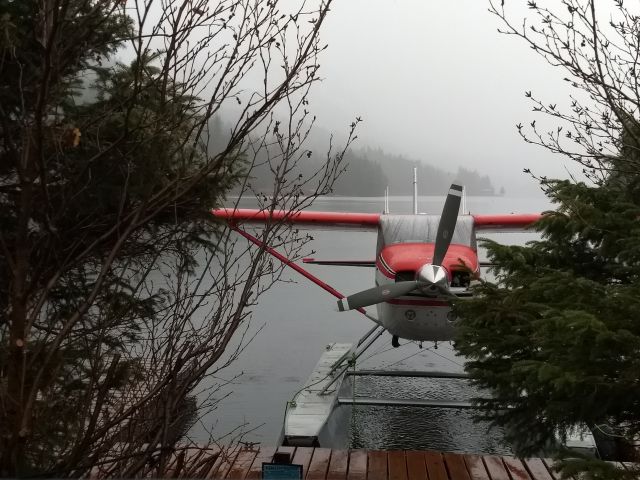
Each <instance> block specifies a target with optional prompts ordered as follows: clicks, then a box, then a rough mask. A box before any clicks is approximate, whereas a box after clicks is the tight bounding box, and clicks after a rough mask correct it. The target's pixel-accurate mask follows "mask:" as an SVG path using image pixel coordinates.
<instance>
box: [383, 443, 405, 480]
mask: <svg viewBox="0 0 640 480" xmlns="http://www.w3.org/2000/svg"><path fill="white" fill-rule="evenodd" d="M387 465H388V468H389V480H407V458H406V456H405V453H404V451H402V450H392V451H390V452H388V453H387Z"/></svg>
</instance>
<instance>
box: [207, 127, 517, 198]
mask: <svg viewBox="0 0 640 480" xmlns="http://www.w3.org/2000/svg"><path fill="white" fill-rule="evenodd" d="M212 130H213V131H214V132H216V134H215V135H214V138H216V139H218V140H216V141H217V142H220V143H224V141H225V140H224V139H225V136H226V135H228V133H227V132H228V131H230V125H228V124H226V123H225V121H224V119H223V117H222V116H216V117H215V118H214V119H212ZM354 145H355V144H354ZM305 147H306V148H307V149H308V152H307V155H308V160H309V161H308V162H305V163H304V164H303V165H302V166H301V170H300V171H296V172H295V174H296V175H299V174H302V175H303V176H307V175H309V174H310V173H311V172H312V171H313V170H315V169H317V168H318V166H319V165H320V164H321V163H322V162H324V161H325V158H324V156H323V155H324V152H325V151H326V150H327V147H328V143H327V138H326V136H321V135H319V134H318V133H314V132H311V133H310V135H309V138H308V139H307V142H306V143H305ZM261 155H262V157H263V158H265V157H266V152H263V153H262V154H261ZM436 160H441V159H433V162H434V163H442V162H441V161H438V162H436ZM414 167H417V169H418V191H419V193H420V194H421V195H444V194H445V193H446V191H447V188H448V187H449V185H450V184H451V182H454V181H455V182H458V183H460V184H461V185H464V186H465V188H466V189H467V193H468V194H469V195H489V196H491V195H501V194H504V193H505V192H504V188H496V187H494V185H493V183H492V182H491V179H490V178H489V176H488V175H482V174H481V173H479V172H478V171H476V170H471V169H466V168H464V167H459V168H458V170H457V171H456V172H450V171H446V170H443V169H441V168H438V167H435V166H433V165H431V164H429V163H425V162H422V161H419V160H415V159H410V158H407V157H404V156H402V155H397V154H392V153H388V152H385V151H384V150H382V149H381V148H371V147H368V146H360V147H355V146H354V147H352V148H350V149H348V150H347V151H346V153H345V155H344V159H343V168H344V172H343V173H342V175H341V176H340V178H338V179H337V181H336V182H335V184H334V186H333V188H332V192H331V194H333V195H345V196H349V195H352V196H372V197H373V196H382V195H384V192H385V188H386V187H389V194H390V195H411V194H412V192H413V168H414ZM274 175H275V172H274V171H273V170H272V169H271V168H270V167H269V165H268V163H267V162H262V164H261V165H260V166H256V168H254V169H253V171H252V172H251V175H250V178H249V179H248V182H249V183H250V185H251V187H252V188H253V189H254V190H255V192H256V193H263V194H264V193H266V194H268V193H270V191H271V190H272V188H273V179H274Z"/></svg>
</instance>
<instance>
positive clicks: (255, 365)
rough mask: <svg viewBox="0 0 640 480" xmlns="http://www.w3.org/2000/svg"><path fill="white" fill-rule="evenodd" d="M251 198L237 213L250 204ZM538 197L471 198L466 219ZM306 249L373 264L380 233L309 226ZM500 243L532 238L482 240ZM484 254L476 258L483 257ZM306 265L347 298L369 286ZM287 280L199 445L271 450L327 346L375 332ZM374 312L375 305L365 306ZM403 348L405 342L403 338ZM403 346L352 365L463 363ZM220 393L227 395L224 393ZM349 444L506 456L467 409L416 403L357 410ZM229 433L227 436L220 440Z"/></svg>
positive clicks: (223, 377) (380, 385)
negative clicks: (290, 404)
mask: <svg viewBox="0 0 640 480" xmlns="http://www.w3.org/2000/svg"><path fill="white" fill-rule="evenodd" d="M443 202H444V197H420V198H419V211H420V212H424V213H440V210H441V209H442V205H443ZM251 203H252V202H251V200H246V201H243V202H241V204H240V207H251V206H252V205H251ZM383 205H384V201H383V199H382V198H361V197H327V198H321V199H318V200H317V201H316V203H315V204H314V205H313V207H312V209H313V210H319V211H327V210H331V211H351V212H380V211H382V209H383ZM549 208H550V206H549V204H548V202H547V199H546V198H545V197H544V196H542V195H541V196H540V197H539V198H512V197H469V198H467V209H468V210H469V211H470V212H471V213H533V212H540V211H544V210H547V209H549ZM411 209H412V199H411V198H410V197H391V198H390V210H391V212H392V213H411ZM311 235H312V236H313V240H312V241H311V242H310V244H309V245H308V246H307V247H308V248H307V251H308V252H310V251H311V250H314V251H315V252H316V253H315V254H314V255H313V256H315V257H317V258H326V259H349V260H368V259H373V256H374V252H375V243H376V233H375V232H364V231H351V230H343V231H337V230H328V231H323V230H314V231H312V232H311ZM479 236H480V237H482V236H485V237H488V238H492V239H496V240H499V241H500V242H502V243H506V244H522V243H524V242H525V241H527V240H531V239H532V238H535V234H532V233H509V234H498V233H493V234H491V235H489V234H487V235H482V234H480V235H479ZM483 253H484V252H482V251H480V258H481V259H482V258H483ZM308 269H309V270H310V271H311V272H312V273H313V274H314V275H316V276H317V277H319V278H321V279H322V280H323V281H325V282H327V283H329V284H330V285H331V286H333V287H334V288H336V289H337V290H338V291H340V292H342V293H344V294H350V293H354V292H357V291H360V290H364V289H366V288H370V287H371V286H373V271H372V269H369V268H349V267H331V266H320V265H311V266H308ZM285 280H287V281H286V282H282V283H279V284H277V285H276V286H275V287H274V288H272V289H271V290H269V291H268V292H267V293H265V294H264V295H263V296H262V297H261V299H260V301H259V304H258V306H257V308H255V309H254V312H253V315H252V320H251V323H250V325H249V329H248V331H247V332H246V334H245V338H250V337H253V339H252V341H251V342H250V344H249V345H248V346H247V348H245V349H244V350H243V351H242V353H241V354H240V355H239V357H238V358H237V359H236V360H235V361H234V362H233V363H232V364H231V365H230V366H229V367H227V368H226V369H225V370H223V371H222V372H221V373H220V374H219V376H218V377H217V378H216V379H215V381H217V382H219V386H220V391H219V392H218V395H219V397H221V398H222V397H224V398H222V399H221V401H220V402H219V403H218V405H217V407H216V409H215V410H213V411H211V412H209V413H208V414H206V415H205V416H204V417H203V418H202V419H201V421H200V422H199V423H198V424H197V425H195V426H194V428H193V429H192V431H191V434H192V436H193V437H194V438H195V440H196V441H197V440H200V441H205V440H206V437H207V436H208V434H209V433H210V432H213V434H214V436H215V437H217V438H223V441H229V440H230V439H231V438H238V436H239V435H240V436H241V437H242V439H243V440H244V441H248V442H259V443H262V444H264V445H276V444H277V442H278V440H279V438H280V434H281V431H282V424H283V419H284V412H285V405H286V402H287V401H288V400H290V399H292V397H293V396H294V395H295V393H296V392H297V391H298V390H299V389H300V388H301V386H302V385H303V383H304V382H305V380H306V378H307V377H308V376H309V375H310V374H311V372H312V370H313V368H314V366H315V364H316V362H317V361H318V359H319V358H320V355H321V354H322V352H323V350H324V348H325V346H326V345H327V344H329V343H332V342H356V341H357V340H358V339H359V338H360V336H361V335H362V334H363V333H364V332H366V331H367V330H368V329H369V328H371V326H372V324H371V322H370V321H369V320H368V319H366V318H365V317H364V316H362V315H361V314H359V313H357V312H344V313H338V312H337V311H335V310H336V309H335V299H334V298H333V297H332V296H331V295H329V294H328V293H326V292H325V291H324V290H322V289H320V288H319V287H317V286H316V285H314V284H312V283H311V282H309V281H307V280H306V279H304V278H302V277H301V276H300V275H299V274H297V273H296V272H293V271H289V272H287V274H286V276H285ZM370 311H371V312H372V313H375V308H371V310H370ZM401 343H402V342H401ZM422 347H423V348H420V346H419V345H418V344H417V343H415V342H404V344H403V345H402V346H401V347H400V348H398V349H394V348H392V347H391V337H390V335H388V334H386V333H385V334H384V335H383V336H382V337H380V338H379V339H378V340H377V341H376V343H374V344H373V346H372V347H371V348H370V349H369V350H368V351H367V353H365V354H364V355H363V357H362V358H361V359H360V360H359V364H358V368H390V369H403V370H446V371H455V372H459V371H463V365H464V358H462V357H460V356H458V355H457V354H456V352H455V351H454V349H453V347H452V346H451V345H450V344H449V343H441V344H438V345H434V344H433V343H425V344H424V345H423V346H422ZM357 388H358V394H365V395H374V396H379V397H390V396H393V397H395V398H443V399H444V398H446V399H455V400H467V399H469V398H470V397H472V396H474V395H475V394H476V393H477V392H476V391H475V390H474V389H473V388H472V387H471V386H470V385H469V384H468V382H467V381H465V380H443V379H438V380H436V379H407V378H403V379H391V378H375V379H374V378H366V379H359V380H358V385H357ZM225 395H226V396H225ZM344 428H345V431H346V435H347V437H348V443H349V446H350V447H352V448H384V449H436V450H445V451H458V452H475V453H486V454H507V453H509V452H510V450H509V446H508V445H505V444H504V442H503V440H502V435H501V432H500V431H499V430H496V429H489V427H488V425H487V424H486V423H482V422H480V423H476V422H475V421H474V418H473V412H472V411H469V410H463V411H460V410H452V409H441V408H418V407H367V406H357V407H353V408H352V411H351V415H350V418H349V421H348V424H345V425H344ZM225 435H226V436H225Z"/></svg>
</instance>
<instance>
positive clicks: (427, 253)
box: [376, 243, 480, 280]
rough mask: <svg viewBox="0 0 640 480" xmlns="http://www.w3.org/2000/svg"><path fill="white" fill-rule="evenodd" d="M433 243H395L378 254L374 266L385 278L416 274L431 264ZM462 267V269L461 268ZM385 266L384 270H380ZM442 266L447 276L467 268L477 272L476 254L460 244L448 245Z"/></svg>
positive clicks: (478, 266)
mask: <svg viewBox="0 0 640 480" xmlns="http://www.w3.org/2000/svg"><path fill="white" fill-rule="evenodd" d="M434 249H435V245H434V244H433V243H397V244H394V245H388V246H386V247H384V248H383V249H382V251H381V252H380V255H379V258H378V261H377V262H376V265H377V266H378V270H380V272H381V273H382V274H383V275H384V276H385V277H389V278H393V276H389V275H388V274H387V273H386V272H395V273H397V272H417V271H418V270H420V268H421V267H422V266H423V265H426V264H429V263H431V262H433V252H434ZM462 265H464V267H462ZM384 266H386V268H384V269H383V268H382V267H384ZM442 266H443V267H444V268H445V269H446V271H447V273H448V274H449V280H451V272H452V271H454V270H462V269H464V268H468V269H469V270H470V271H471V272H478V271H479V268H480V265H479V263H478V254H477V253H476V252H475V250H473V249H472V248H471V247H468V246H466V245H460V244H452V245H449V249H448V250H447V254H446V256H445V257H444V260H443V262H442Z"/></svg>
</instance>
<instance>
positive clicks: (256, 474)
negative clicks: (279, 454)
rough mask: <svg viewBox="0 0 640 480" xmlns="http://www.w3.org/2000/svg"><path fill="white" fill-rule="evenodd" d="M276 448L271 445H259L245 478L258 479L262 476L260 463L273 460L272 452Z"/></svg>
mask: <svg viewBox="0 0 640 480" xmlns="http://www.w3.org/2000/svg"><path fill="white" fill-rule="evenodd" d="M274 453H276V449H275V448H273V447H260V450H259V451H258V454H257V455H256V456H255V458H254V459H253V462H252V463H251V467H249V471H248V472H247V477H246V478H247V480H258V479H260V478H262V463H263V462H265V463H270V462H271V461H272V460H273V454H274Z"/></svg>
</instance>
